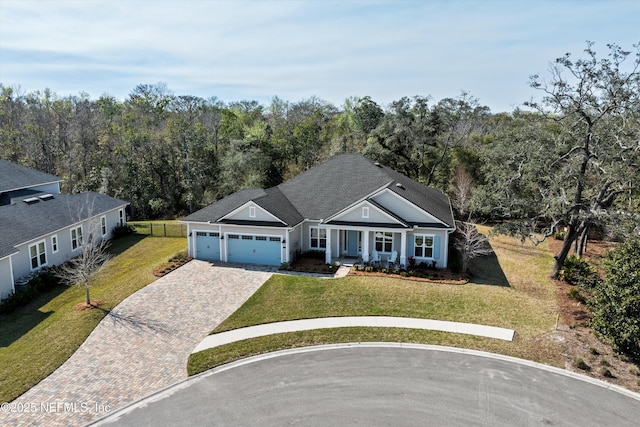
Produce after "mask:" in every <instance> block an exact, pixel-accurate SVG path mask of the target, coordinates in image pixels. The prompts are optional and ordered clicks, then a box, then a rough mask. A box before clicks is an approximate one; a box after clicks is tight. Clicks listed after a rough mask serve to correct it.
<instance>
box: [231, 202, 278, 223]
mask: <svg viewBox="0 0 640 427" xmlns="http://www.w3.org/2000/svg"><path fill="white" fill-rule="evenodd" d="M251 208H253V209H254V210H255V216H251V210H252V209H251ZM227 218H229V219H235V220H242V221H269V222H273V221H278V219H277V218H276V217H274V216H273V215H271V214H270V213H269V212H267V211H265V210H264V209H262V208H261V207H260V206H258V205H256V204H254V203H251V204H248V205H246V206H244V207H242V208H241V209H239V210H238V211H237V212H234V213H233V215H229V216H228V217H227Z"/></svg>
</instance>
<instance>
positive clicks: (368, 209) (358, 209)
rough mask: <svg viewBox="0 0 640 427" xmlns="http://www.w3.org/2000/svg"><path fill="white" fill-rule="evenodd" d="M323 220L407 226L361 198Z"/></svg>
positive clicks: (382, 208)
mask: <svg viewBox="0 0 640 427" xmlns="http://www.w3.org/2000/svg"><path fill="white" fill-rule="evenodd" d="M325 222H326V223H329V224H330V223H332V222H336V223H354V224H357V223H360V224H368V223H376V224H384V223H389V224H393V225H401V226H404V227H407V224H406V223H405V222H404V221H402V219H401V218H399V217H398V216H397V215H394V214H393V213H392V212H390V211H388V210H386V209H385V208H384V207H382V206H380V205H379V204H377V203H375V202H373V201H371V200H363V201H361V202H359V203H356V204H354V205H353V206H350V207H349V208H347V209H345V210H343V211H342V212H340V213H338V214H336V215H334V216H332V217H330V218H327V219H326V220H325Z"/></svg>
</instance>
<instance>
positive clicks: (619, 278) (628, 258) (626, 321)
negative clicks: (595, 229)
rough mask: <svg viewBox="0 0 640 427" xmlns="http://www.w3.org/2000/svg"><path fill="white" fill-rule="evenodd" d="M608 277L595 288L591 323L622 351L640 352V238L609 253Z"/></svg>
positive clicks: (606, 263)
mask: <svg viewBox="0 0 640 427" xmlns="http://www.w3.org/2000/svg"><path fill="white" fill-rule="evenodd" d="M603 264H604V268H605V280H604V281H600V282H599V283H598V284H597V285H596V286H595V288H594V289H593V293H592V295H593V296H592V298H591V299H590V300H589V306H590V308H591V311H592V313H593V318H592V320H591V326H592V327H593V329H594V330H595V331H597V332H598V333H600V334H601V335H603V336H604V337H606V338H608V339H610V340H611V342H612V343H613V345H614V346H615V347H616V348H617V349H618V350H620V351H623V352H626V353H630V354H633V353H635V354H638V352H639V351H640V239H638V238H635V239H631V240H627V241H626V242H625V243H622V244H620V245H619V246H618V247H617V248H616V249H614V250H613V251H611V252H609V253H607V256H606V258H605V260H604V263H603Z"/></svg>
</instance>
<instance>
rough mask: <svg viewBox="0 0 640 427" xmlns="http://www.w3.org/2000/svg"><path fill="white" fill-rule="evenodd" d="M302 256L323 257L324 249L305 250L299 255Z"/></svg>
mask: <svg viewBox="0 0 640 427" xmlns="http://www.w3.org/2000/svg"><path fill="white" fill-rule="evenodd" d="M301 256H302V257H303V258H312V259H324V258H325V253H324V251H307V252H304V253H303V254H302V255H301Z"/></svg>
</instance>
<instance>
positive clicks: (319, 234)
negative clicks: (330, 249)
mask: <svg viewBox="0 0 640 427" xmlns="http://www.w3.org/2000/svg"><path fill="white" fill-rule="evenodd" d="M309 231H310V237H311V241H310V243H309V247H310V248H311V249H325V248H326V247H327V230H325V229H324V228H318V227H311V228H310V229H309Z"/></svg>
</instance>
